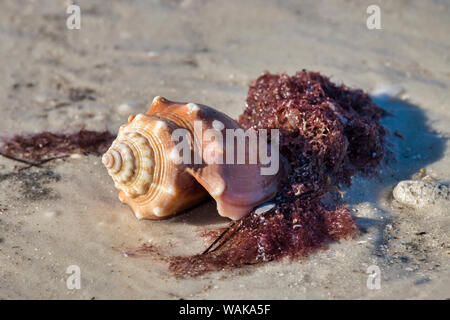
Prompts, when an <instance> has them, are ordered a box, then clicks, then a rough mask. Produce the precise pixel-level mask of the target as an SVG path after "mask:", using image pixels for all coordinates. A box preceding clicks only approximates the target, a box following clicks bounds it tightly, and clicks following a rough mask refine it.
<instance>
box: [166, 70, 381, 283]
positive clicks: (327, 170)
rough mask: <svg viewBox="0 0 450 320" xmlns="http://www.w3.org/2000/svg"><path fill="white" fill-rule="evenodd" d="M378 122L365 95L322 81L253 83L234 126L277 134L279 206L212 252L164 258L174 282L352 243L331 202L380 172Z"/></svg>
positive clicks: (253, 217)
mask: <svg viewBox="0 0 450 320" xmlns="http://www.w3.org/2000/svg"><path fill="white" fill-rule="evenodd" d="M383 115H385V112H384V111H383V110H382V109H381V108H379V107H378V106H377V105H375V103H374V102H373V101H372V100H371V99H370V97H369V96H368V95H367V94H366V93H364V92H363V91H362V90H359V89H351V88H349V87H346V86H345V85H336V84H334V83H332V82H331V81H330V80H329V78H327V77H324V76H322V75H320V74H319V73H316V72H307V71H305V70H303V71H301V72H297V73H296V74H295V75H294V76H288V75H287V74H270V73H268V72H266V73H264V74H263V75H262V76H260V77H259V78H258V79H256V80H255V81H253V82H252V83H251V86H250V89H249V92H248V97H247V107H246V109H245V110H244V113H243V114H242V115H241V116H240V117H239V124H240V125H241V126H242V127H243V128H244V129H248V128H255V129H275V128H276V129H279V130H280V152H281V154H282V155H283V156H285V157H286V158H287V159H288V161H289V163H290V165H291V172H290V174H289V176H288V178H287V179H286V181H285V183H284V184H283V185H282V187H281V188H280V191H279V192H278V194H277V196H276V198H275V200H274V201H275V204H276V205H275V207H274V208H273V209H271V210H270V211H268V212H265V213H263V214H260V215H258V214H256V213H255V212H252V213H250V214H249V215H247V216H246V217H244V218H243V219H241V220H240V221H237V222H236V223H233V224H232V225H231V226H230V227H229V230H228V231H227V232H226V233H225V234H224V235H222V236H221V239H220V240H219V241H218V245H216V246H215V248H213V249H212V250H209V251H208V250H207V251H205V252H204V253H203V254H198V255H193V256H176V257H169V258H167V260H168V261H169V264H170V269H171V270H172V271H173V272H174V273H175V274H176V275H183V276H184V275H189V276H198V275H201V274H203V273H205V272H210V271H218V270H223V269H231V268H235V267H242V266H244V265H249V264H257V263H261V262H266V261H272V260H279V259H282V258H284V257H290V258H297V257H301V256H307V255H308V254H310V253H311V252H314V251H315V250H318V249H320V248H326V245H327V244H328V243H330V242H331V241H337V240H340V239H347V238H351V237H353V236H354V235H355V234H357V226H356V224H355V222H354V220H353V218H352V216H351V213H350V210H349V209H348V208H346V207H345V206H344V205H343V204H342V201H339V197H336V196H335V195H336V194H337V192H336V191H337V190H339V185H347V186H349V185H350V184H351V177H352V176H353V175H354V174H356V173H358V172H360V173H363V174H367V175H369V174H371V173H373V172H374V169H375V168H376V167H377V166H378V165H379V164H380V162H381V160H382V159H383V157H384V154H385V135H386V130H385V129H384V127H383V126H382V125H381V124H380V123H379V120H380V118H381V117H382V116H383ZM269 139H270V137H269ZM330 195H331V199H332V201H329V198H330ZM333 196H334V198H333ZM327 199H328V201H326V200H327Z"/></svg>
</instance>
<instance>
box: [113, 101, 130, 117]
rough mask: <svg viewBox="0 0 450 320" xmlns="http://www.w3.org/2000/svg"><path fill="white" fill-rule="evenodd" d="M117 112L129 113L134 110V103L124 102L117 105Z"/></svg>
mask: <svg viewBox="0 0 450 320" xmlns="http://www.w3.org/2000/svg"><path fill="white" fill-rule="evenodd" d="M117 112H118V113H119V114H122V115H129V114H130V113H132V112H133V104H131V103H122V104H121V105H119V106H118V107H117Z"/></svg>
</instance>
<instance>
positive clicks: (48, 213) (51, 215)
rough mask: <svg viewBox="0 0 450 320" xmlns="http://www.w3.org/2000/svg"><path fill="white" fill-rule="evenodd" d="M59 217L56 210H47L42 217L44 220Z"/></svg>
mask: <svg viewBox="0 0 450 320" xmlns="http://www.w3.org/2000/svg"><path fill="white" fill-rule="evenodd" d="M58 215H59V212H58V211H56V210H49V211H45V212H44V217H46V218H54V217H56V216H58Z"/></svg>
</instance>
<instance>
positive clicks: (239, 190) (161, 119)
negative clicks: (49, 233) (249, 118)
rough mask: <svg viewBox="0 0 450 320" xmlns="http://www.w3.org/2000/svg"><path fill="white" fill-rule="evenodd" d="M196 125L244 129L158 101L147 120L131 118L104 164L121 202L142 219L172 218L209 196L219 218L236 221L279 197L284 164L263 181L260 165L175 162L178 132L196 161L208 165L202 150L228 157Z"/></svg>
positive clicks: (202, 111)
mask: <svg viewBox="0 0 450 320" xmlns="http://www.w3.org/2000/svg"><path fill="white" fill-rule="evenodd" d="M195 121H201V122H200V123H201V125H202V129H203V130H206V129H208V128H216V129H218V130H222V131H223V132H225V130H226V129H238V128H240V127H239V125H238V124H237V123H236V122H235V121H234V120H233V119H231V118H230V117H228V116H226V115H225V114H223V113H221V112H219V111H217V110H214V109H213V108H210V107H207V106H204V105H200V104H194V103H187V104H186V103H180V102H171V101H168V100H166V99H165V98H162V97H156V98H155V99H154V100H153V103H152V105H151V106H150V108H149V110H148V111H147V112H146V113H145V114H138V115H136V116H134V115H131V116H130V117H129V118H128V123H127V124H125V125H123V126H121V127H120V129H119V133H118V136H117V138H116V140H115V141H114V142H113V143H112V145H111V147H110V148H109V150H108V151H107V152H106V153H105V154H104V155H103V158H102V162H103V164H104V165H105V167H106V168H107V169H108V173H109V175H111V177H112V178H113V180H114V183H115V186H116V188H117V189H119V190H120V192H119V199H120V200H121V201H122V202H123V203H126V204H128V205H129V206H130V207H131V208H132V210H133V211H134V213H135V215H136V217H137V218H138V219H163V218H166V217H169V216H172V215H174V214H176V213H179V212H181V211H184V210H186V209H189V208H191V207H193V206H195V205H197V204H199V203H200V202H202V201H203V200H205V199H206V198H207V197H208V194H209V195H211V197H213V198H214V199H215V200H216V202H217V210H218V212H219V214H220V215H221V216H224V217H228V218H231V219H233V220H237V219H240V218H242V217H243V216H245V215H246V214H247V213H249V212H250V211H251V210H252V208H254V207H255V206H257V205H258V204H261V203H264V202H266V201H267V200H270V199H271V198H272V197H273V196H274V195H275V194H276V192H277V188H278V184H279V182H280V180H281V178H282V177H284V175H285V174H286V172H285V171H286V170H285V169H286V168H285V167H284V164H285V162H281V163H280V170H278V173H276V174H274V175H261V172H260V168H261V165H259V164H245V163H244V164H227V163H223V164H219V163H214V162H211V161H209V164H208V163H205V161H201V163H199V164H196V163H187V164H186V163H182V161H181V163H180V161H176V159H175V158H176V155H178V154H179V150H177V148H176V145H177V144H178V141H174V140H173V139H172V137H173V133H174V131H175V130H177V129H185V130H184V131H185V132H187V135H186V136H185V138H186V139H187V141H189V148H190V150H189V151H190V153H191V155H192V156H193V157H195V156H197V157H200V159H201V160H204V159H202V155H203V153H201V151H202V150H204V148H209V149H211V150H214V152H216V154H219V155H220V154H223V156H224V157H225V156H226V154H225V150H224V148H219V147H218V145H217V143H215V140H213V141H211V140H208V139H206V138H205V137H204V135H203V136H201V137H198V133H197V132H196V130H195V128H194V126H195V123H197V124H198V123H199V122H195ZM199 141H200V142H199ZM225 143H226V141H224V144H223V145H225ZM223 145H222V146H223ZM246 150H247V148H246ZM235 156H236V155H235ZM178 160H179V159H178Z"/></svg>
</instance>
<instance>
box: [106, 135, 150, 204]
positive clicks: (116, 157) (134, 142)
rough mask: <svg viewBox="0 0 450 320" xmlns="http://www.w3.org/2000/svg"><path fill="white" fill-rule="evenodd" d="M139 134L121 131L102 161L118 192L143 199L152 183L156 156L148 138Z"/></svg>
mask: <svg viewBox="0 0 450 320" xmlns="http://www.w3.org/2000/svg"><path fill="white" fill-rule="evenodd" d="M131 130H137V131H131ZM138 130H139V129H136V128H133V127H132V126H128V127H124V128H122V130H121V131H119V136H118V137H117V139H116V140H115V141H114V142H113V144H112V146H111V147H110V148H109V150H108V151H107V152H106V153H105V154H104V155H103V157H102V162H103V164H104V165H105V167H106V168H107V169H108V173H109V174H110V176H111V177H112V178H113V180H114V183H115V186H116V188H118V189H120V190H122V191H123V192H124V194H125V195H126V196H127V197H130V198H136V197H137V196H142V195H144V194H145V193H146V192H147V191H148V189H149V187H150V184H151V182H152V180H153V169H154V168H153V167H154V153H153V150H152V148H151V146H150V143H149V140H148V138H147V137H145V135H143V134H141V133H140V132H139V131H138Z"/></svg>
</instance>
